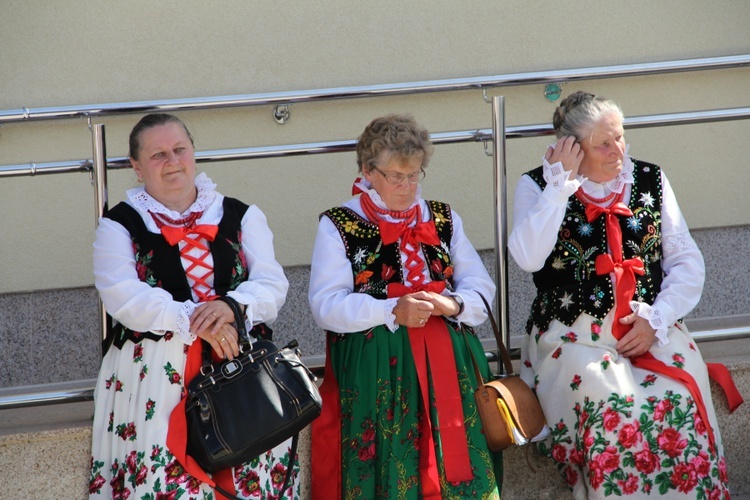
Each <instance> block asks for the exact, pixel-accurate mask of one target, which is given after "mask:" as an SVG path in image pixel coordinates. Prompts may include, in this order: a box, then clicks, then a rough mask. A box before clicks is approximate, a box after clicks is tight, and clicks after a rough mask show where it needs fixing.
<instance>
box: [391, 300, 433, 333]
mask: <svg viewBox="0 0 750 500" xmlns="http://www.w3.org/2000/svg"><path fill="white" fill-rule="evenodd" d="M428 299H429V296H428V292H417V293H410V294H409V295H404V296H403V297H399V299H398V302H397V303H396V307H394V308H393V314H394V315H395V316H396V323H398V324H399V325H403V326H406V327H409V328H420V327H423V326H424V325H425V323H427V320H428V319H430V316H432V315H433V314H434V313H433V311H434V310H435V306H434V305H433V304H432V302H430V300H428Z"/></svg>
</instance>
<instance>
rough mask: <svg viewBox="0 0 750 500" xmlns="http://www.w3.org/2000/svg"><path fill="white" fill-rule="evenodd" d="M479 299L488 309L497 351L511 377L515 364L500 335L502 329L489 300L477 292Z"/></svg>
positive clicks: (507, 373)
mask: <svg viewBox="0 0 750 500" xmlns="http://www.w3.org/2000/svg"><path fill="white" fill-rule="evenodd" d="M477 294H478V295H479V297H481V299H482V302H484V307H485V308H486V309H487V316H489V318H490V323H492V331H493V332H494V334H495V342H497V350H498V353H499V354H500V358H501V359H502V360H503V366H504V367H505V375H506V376H508V377H510V376H512V375H513V363H512V362H511V361H510V354H508V349H506V348H505V344H503V338H502V335H500V329H499V328H498V326H497V321H495V316H493V315H492V307H490V303H489V302H487V299H485V298H484V295H482V294H481V293H479V292H477Z"/></svg>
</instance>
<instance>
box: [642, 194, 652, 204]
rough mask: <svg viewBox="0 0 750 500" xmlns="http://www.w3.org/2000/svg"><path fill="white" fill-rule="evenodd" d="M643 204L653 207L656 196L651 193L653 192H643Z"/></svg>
mask: <svg viewBox="0 0 750 500" xmlns="http://www.w3.org/2000/svg"><path fill="white" fill-rule="evenodd" d="M640 201H641V204H642V205H643V206H644V207H653V206H654V197H653V196H652V195H651V193H641V200H640Z"/></svg>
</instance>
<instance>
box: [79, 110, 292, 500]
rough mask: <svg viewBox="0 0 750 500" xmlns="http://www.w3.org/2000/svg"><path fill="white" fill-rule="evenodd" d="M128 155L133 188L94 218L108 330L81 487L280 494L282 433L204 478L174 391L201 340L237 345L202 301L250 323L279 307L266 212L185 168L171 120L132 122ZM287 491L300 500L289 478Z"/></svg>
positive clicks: (234, 348) (219, 348) (195, 362)
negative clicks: (246, 458)
mask: <svg viewBox="0 0 750 500" xmlns="http://www.w3.org/2000/svg"><path fill="white" fill-rule="evenodd" d="M130 161H131V163H132V165H133V169H134V171H135V173H136V175H137V176H138V180H139V182H142V183H143V184H142V185H141V186H138V187H136V188H134V189H131V190H129V191H128V193H127V199H126V200H125V201H124V202H122V203H119V204H118V205H117V206H115V207H113V208H112V209H111V210H110V211H109V212H108V213H107V214H106V215H105V216H104V217H103V218H102V219H101V220H100V224H99V227H98V229H97V231H96V241H95V242H94V276H95V284H96V288H97V290H98V291H99V293H100V296H101V298H102V301H103V303H104V306H105V308H106V310H107V311H108V313H109V314H110V315H111V317H112V319H113V327H112V328H111V329H110V331H109V332H108V335H107V339H106V341H105V348H106V354H105V355H104V359H103V360H102V366H101V370H100V373H99V378H98V381H97V384H96V390H95V408H96V409H95V415H94V426H93V444H92V459H91V477H90V483H89V493H90V495H91V497H92V498H118V499H126V498H138V499H142V498H146V499H148V498H151V499H156V498H180V499H181V500H184V499H212V498H223V497H222V496H221V495H218V494H215V492H214V489H213V485H214V484H217V485H219V486H221V487H223V488H224V489H225V490H227V491H230V492H236V495H238V496H239V497H242V498H256V497H258V496H259V495H260V496H262V497H264V498H265V497H266V496H267V495H279V493H280V492H279V491H278V490H279V488H280V486H281V482H282V480H283V478H284V475H285V473H286V470H287V467H294V468H295V469H296V468H297V467H298V466H297V462H296V460H295V457H290V456H289V447H290V443H289V442H286V443H282V444H281V445H279V446H278V447H276V448H275V449H273V450H269V451H268V452H267V453H265V454H264V455H262V456H260V457H258V458H257V459H254V460H252V461H251V462H249V463H246V464H243V465H242V466H238V467H235V468H233V470H226V471H220V472H219V473H216V474H214V475H213V476H210V475H208V474H207V473H205V472H204V471H203V470H201V469H200V467H198V466H197V464H196V463H195V462H194V461H193V460H192V459H191V458H190V457H189V456H187V455H186V452H185V443H186V435H187V433H186V427H185V408H184V399H182V398H183V396H184V394H185V386H186V385H187V383H188V382H189V381H190V378H191V377H192V376H193V374H195V372H196V371H197V370H198V368H199V367H200V364H201V363H200V362H201V345H202V342H201V341H203V342H208V343H209V344H210V345H211V347H212V348H213V352H214V356H215V357H219V358H229V359H232V358H233V357H234V356H237V355H238V354H239V348H238V338H237V330H236V329H235V327H234V321H235V316H234V314H233V311H232V310H231V309H230V307H229V306H228V305H227V304H226V303H224V302H222V301H221V300H213V299H215V298H217V297H219V296H226V297H231V298H232V299H234V300H235V301H236V302H238V303H239V304H240V306H241V307H242V309H243V310H244V312H245V318H246V326H247V328H248V330H250V328H253V327H254V330H255V331H256V332H258V331H261V330H262V331H265V330H264V329H263V328H262V325H263V324H264V323H270V322H272V321H274V320H275V319H276V317H277V314H278V310H279V308H280V307H281V306H282V305H283V304H284V300H285V298H286V292H287V289H288V282H287V279H286V277H285V276H284V272H283V269H282V268H281V266H280V265H279V264H278V262H276V259H275V257H274V250H273V235H272V233H271V231H270V229H269V228H268V224H267V223H266V218H265V216H264V215H263V213H262V212H261V211H260V210H259V209H258V208H257V207H256V206H247V205H245V204H244V203H242V202H240V201H239V200H236V199H233V198H228V197H225V196H222V195H221V194H219V193H218V192H217V191H216V190H215V185H214V184H213V183H212V182H211V180H210V179H209V178H208V177H207V176H206V175H205V174H200V175H198V176H197V177H196V175H195V150H194V148H193V139H192V136H191V135H190V133H189V132H188V130H187V128H186V127H185V125H184V124H183V123H182V122H181V121H180V120H179V119H178V118H176V117H174V116H171V115H167V114H151V115H147V116H145V117H144V118H143V119H141V120H140V122H138V124H137V125H136V126H135V127H134V128H133V131H132V132H131V134H130ZM248 397H250V398H251V397H252V394H248ZM247 425H253V422H248V423H247ZM295 472H298V471H295ZM296 475H297V474H296V473H295V476H296ZM292 491H294V492H296V493H295V494H294V496H295V497H298V496H299V493H298V491H299V486H298V485H296V486H294V487H293V488H292Z"/></svg>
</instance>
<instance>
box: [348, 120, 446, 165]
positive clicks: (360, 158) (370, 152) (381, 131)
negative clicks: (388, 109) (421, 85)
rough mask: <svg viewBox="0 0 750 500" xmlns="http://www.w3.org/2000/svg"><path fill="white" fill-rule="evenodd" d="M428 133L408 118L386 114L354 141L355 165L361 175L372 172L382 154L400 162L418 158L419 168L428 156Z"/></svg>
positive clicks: (372, 122) (428, 158)
mask: <svg viewBox="0 0 750 500" xmlns="http://www.w3.org/2000/svg"><path fill="white" fill-rule="evenodd" d="M432 150H433V147H432V142H430V133H429V132H428V131H427V129H425V128H424V127H422V126H421V125H419V124H418V123H417V122H416V121H415V120H414V117H412V116H411V115H395V114H394V115H386V116H381V117H380V118H375V119H374V120H373V121H371V122H370V123H369V125H367V127H365V130H364V132H362V134H361V135H360V136H359V138H358V139H357V165H358V166H359V171H360V172H362V171H363V169H365V168H366V171H368V172H369V171H370V170H372V169H373V168H374V167H376V166H377V165H376V164H375V161H376V160H377V159H378V157H379V156H380V155H381V154H382V153H383V152H384V151H388V152H390V153H392V154H393V155H397V156H400V157H402V158H404V159H406V158H414V157H420V156H421V157H422V169H425V168H427V165H428V164H429V162H430V158H431V157H432Z"/></svg>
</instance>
